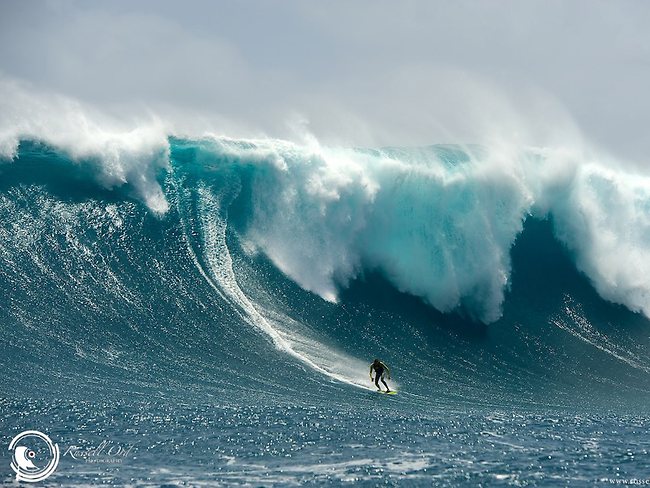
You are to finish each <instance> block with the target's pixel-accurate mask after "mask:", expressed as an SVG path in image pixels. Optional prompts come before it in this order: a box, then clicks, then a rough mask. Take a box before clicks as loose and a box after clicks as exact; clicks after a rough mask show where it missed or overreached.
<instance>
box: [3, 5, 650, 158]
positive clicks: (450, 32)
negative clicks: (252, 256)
mask: <svg viewBox="0 0 650 488" xmlns="http://www.w3.org/2000/svg"><path fill="white" fill-rule="evenodd" d="M648 25H650V3H647V2H643V1H641V0H639V1H618V2H611V1H596V0H588V1H573V2H564V1H553V0H550V1H549V0H544V1H514V0H513V1H502V2H469V1H424V0H423V1H407V2H390V1H361V2H347V1H335V2H305V1H286V2H264V1H241V2H227V1H223V2H221V1H196V0H195V1H183V2H177V1H174V2H172V1H164V0H161V1H111V2H108V1H106V2H82V1H54V0H52V1H48V2H40V1H38V2H37V1H31V0H17V1H13V0H2V1H0V73H1V74H2V76H3V77H5V78H8V79H11V80H14V81H17V82H18V83H20V84H24V85H25V86H27V87H28V89H29V90H35V91H47V92H52V93H59V94H63V95H65V96H69V97H71V98H74V99H78V100H80V101H81V102H83V103H86V104H90V105H92V106H94V107H96V108H99V109H102V110H105V111H108V112H110V113H112V114H115V115H116V116H118V117H119V116H127V115H133V114H137V113H138V112H139V111H142V112H146V111H152V112H155V113H159V114H162V115H163V116H165V117H170V118H177V119H178V120H180V121H181V123H180V125H181V126H188V127H189V126H193V128H196V129H200V127H201V125H202V124H205V125H206V128H207V126H211V127H210V128H211V129H213V130H218V131H220V132H223V133H225V134H228V133H229V131H233V132H240V133H241V132H250V133H257V134H259V133H265V134H268V135H270V136H279V137H290V136H291V134H292V133H294V131H296V130H299V129H300V128H301V127H305V128H307V129H308V130H309V131H310V132H312V133H314V134H315V135H316V136H317V137H318V138H319V139H321V140H323V141H326V142H334V143H341V144H350V145H412V144H431V143H442V142H481V139H482V138H483V137H484V135H485V134H486V133H492V134H493V133H498V134H499V137H504V138H508V137H522V136H521V134H522V133H524V134H525V136H524V138H525V140H526V141H527V142H532V143H539V144H546V143H548V142H549V140H551V141H552V140H554V139H559V140H560V141H562V142H563V141H564V140H570V139H572V138H577V137H580V134H583V135H584V137H585V138H586V139H588V140H589V141H590V142H592V143H594V144H596V145H598V146H601V147H603V148H605V149H607V150H608V151H610V152H612V153H613V154H614V155H616V156H620V157H622V158H628V159H631V160H633V161H636V162H638V163H641V164H643V163H645V162H646V159H647V157H646V155H647V154H649V153H650V141H649V140H648V138H647V135H646V134H647V131H648V128H649V127H650V98H649V97H648V96H647V95H646V92H647V87H648V86H650V30H649V29H648V28H647V26H648ZM0 95H1V94H0ZM296 127H298V129H296ZM233 135H237V134H234V133H233Z"/></svg>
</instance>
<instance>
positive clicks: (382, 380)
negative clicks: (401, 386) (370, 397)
mask: <svg viewBox="0 0 650 488" xmlns="http://www.w3.org/2000/svg"><path fill="white" fill-rule="evenodd" d="M381 382H382V383H383V384H384V386H385V387H386V391H390V388H388V385H387V384H386V382H385V381H384V377H383V376H382V377H381ZM377 387H379V385H377Z"/></svg>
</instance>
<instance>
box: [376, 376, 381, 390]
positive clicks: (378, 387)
mask: <svg viewBox="0 0 650 488" xmlns="http://www.w3.org/2000/svg"><path fill="white" fill-rule="evenodd" d="M379 378H381V375H378V374H377V373H375V386H376V387H377V389H378V390H381V387H380V386H379Z"/></svg>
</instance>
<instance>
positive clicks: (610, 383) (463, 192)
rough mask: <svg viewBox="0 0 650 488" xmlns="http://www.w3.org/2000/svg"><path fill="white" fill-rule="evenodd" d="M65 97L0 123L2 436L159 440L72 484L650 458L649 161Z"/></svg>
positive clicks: (547, 477)
mask: <svg viewBox="0 0 650 488" xmlns="http://www.w3.org/2000/svg"><path fill="white" fill-rule="evenodd" d="M23 102H25V101H23ZM20 103H21V101H20V100H18V104H20ZM25 103H27V102H25ZM60 103H61V104H62V105H61V107H60V108H61V110H60V111H59V113H58V115H56V116H55V115H51V114H50V115H47V114H44V115H43V114H41V115H39V117H33V118H29V117H27V118H26V117H22V116H21V117H18V116H15V117H14V118H12V117H9V116H5V120H4V121H3V124H1V125H0V126H1V128H2V130H0V154H1V161H0V224H1V225H0V292H1V293H2V296H3V297H4V299H3V300H2V301H0V314H1V315H0V316H1V324H2V325H1V327H2V338H1V341H2V354H0V361H1V363H2V369H3V380H2V383H1V384H0V393H1V398H2V399H1V400H0V410H1V411H2V414H3V415H2V417H3V419H4V420H3V423H2V425H3V431H5V430H6V431H7V432H13V431H14V430H16V429H19V428H21V427H22V426H23V424H24V422H25V418H26V417H27V418H28V419H29V421H30V422H29V423H30V427H31V428H36V429H42V430H46V431H48V432H49V433H50V434H51V435H52V436H53V437H56V438H57V439H58V441H59V442H60V443H61V445H62V446H65V445H71V444H75V443H79V442H82V441H83V442H85V443H87V444H90V445H92V444H93V443H98V442H100V441H101V440H102V439H104V438H105V437H107V436H108V437H110V438H111V439H116V442H117V441H119V442H122V443H123V444H125V445H133V446H134V450H135V451H134V452H137V455H136V456H135V457H134V458H129V459H127V460H124V462H123V463H121V464H120V465H107V466H101V469H100V468H98V467H97V466H96V465H91V464H88V463H81V464H80V463H78V462H75V461H74V460H72V459H70V458H69V457H63V458H62V459H61V465H60V467H59V468H58V470H57V472H55V473H54V474H53V475H52V477H51V478H50V479H49V480H48V481H50V480H51V482H52V485H53V486H54V484H82V485H83V484H88V485H92V484H97V483H99V482H102V483H106V484H113V485H116V486H121V485H128V484H133V485H136V484H137V485H138V486H140V485H144V486H158V485H163V484H182V483H185V484H188V485H191V486H205V485H293V484H300V483H306V482H307V483H322V484H332V483H333V484H339V483H352V482H356V483H362V484H366V485H368V486H375V485H378V484H386V485H389V486H390V485H393V484H400V483H404V482H410V483H411V484H415V485H420V484H421V485H427V486H428V485H431V484H437V485H442V486H456V485H458V484H467V485H476V484H481V483H483V484H502V485H522V484H524V485H548V486H556V485H557V484H577V485H590V484H593V483H595V482H605V483H608V482H609V481H607V480H609V479H610V478H611V479H614V478H616V477H628V478H629V477H634V476H636V477H638V476H639V474H643V473H644V470H645V466H646V465H647V459H646V457H647V452H648V450H649V449H650V445H649V444H648V441H647V438H646V437H647V436H646V435H645V429H646V425H647V419H648V412H647V405H648V400H649V399H650V377H649V376H648V373H649V372H650V360H649V359H648V352H649V350H650V336H649V334H648V330H649V329H648V326H649V325H650V324H649V323H648V320H649V319H648V317H649V316H650V278H648V277H649V276H650V175H648V174H646V173H644V172H643V171H642V170H639V169H638V168H637V167H633V166H630V165H627V164H624V163H623V162H617V161H616V160H614V159H613V158H612V157H611V156H608V155H606V154H604V153H602V152H599V151H597V150H595V149H587V148H586V147H585V145H583V144H576V145H575V146H572V147H570V146H540V145H538V146H535V145H529V144H519V143H514V142H513V143H508V142H507V141H506V142H504V139H499V140H493V141H492V143H480V144H466V145H463V144H433V145H430V146H424V147H379V148H368V147H344V146H336V145H332V144H324V143H321V142H320V141H319V140H318V139H317V138H316V137H314V136H307V137H304V138H302V139H301V140H299V141H289V140H281V139H277V138H272V137H268V136H260V137H233V136H227V135H223V134H214V133H201V134H188V133H181V132H174V131H170V130H168V127H167V125H166V124H163V123H162V122H159V121H155V120H154V121H153V122H151V121H150V122H148V123H139V124H136V125H135V126H132V127H130V128H129V129H118V128H116V127H115V126H114V125H111V124H107V123H103V122H102V121H101V120H100V119H96V118H93V117H91V116H88V114H82V113H81V112H80V111H79V110H78V107H77V106H75V105H74V104H72V102H69V101H62V102H60ZM69 104H72V106H68V105H69ZM14 115H15V114H14ZM43 117H45V119H43ZM47 117H49V119H48V118H47ZM7 121H9V123H7ZM374 357H379V358H381V359H382V360H383V361H385V362H386V363H387V364H389V365H390V367H391V371H392V372H393V376H394V378H393V381H392V382H391V385H392V386H393V387H394V388H396V389H398V390H399V393H398V395H397V396H395V397H387V396H381V395H377V394H376V393H375V392H374V391H373V390H374V385H372V383H371V382H370V381H369V378H368V367H369V363H370V362H371V361H372V359H373V358H374ZM80 439H81V440H80ZM3 456H4V458H3V459H4V460H7V463H4V466H3V468H2V469H3V471H1V473H2V475H3V476H4V478H5V481H8V480H10V479H12V476H13V473H12V472H10V471H9V467H8V466H9V464H8V456H9V455H8V454H7V453H6V452H5V453H4V454H3ZM459 466H461V467H462V469H461V468H459ZM135 480H139V481H137V482H136V481H135Z"/></svg>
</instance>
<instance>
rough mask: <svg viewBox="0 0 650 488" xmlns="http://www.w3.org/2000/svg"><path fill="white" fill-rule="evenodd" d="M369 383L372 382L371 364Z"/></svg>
mask: <svg viewBox="0 0 650 488" xmlns="http://www.w3.org/2000/svg"><path fill="white" fill-rule="evenodd" d="M370 381H372V364H371V365H370Z"/></svg>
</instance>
